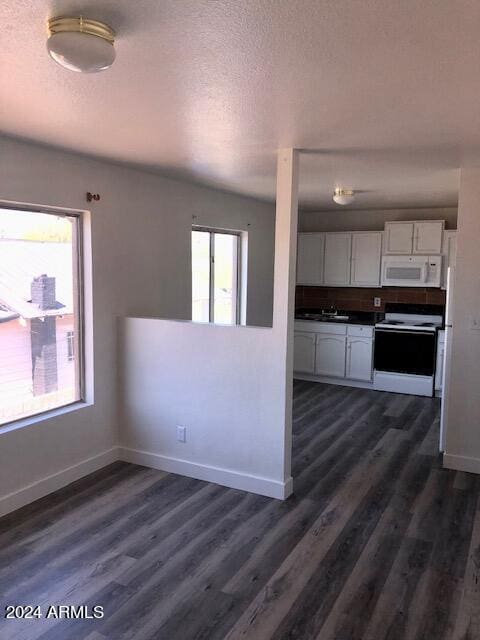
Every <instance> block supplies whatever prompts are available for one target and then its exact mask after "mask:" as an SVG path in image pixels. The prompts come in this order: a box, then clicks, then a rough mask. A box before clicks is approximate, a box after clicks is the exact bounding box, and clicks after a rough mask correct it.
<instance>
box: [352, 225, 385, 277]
mask: <svg viewBox="0 0 480 640" xmlns="http://www.w3.org/2000/svg"><path fill="white" fill-rule="evenodd" d="M381 259H382V234H381V233H353V234H352V267H351V275H350V284H351V285H352V286H354V287H378V286H379V285H380V262H381Z"/></svg>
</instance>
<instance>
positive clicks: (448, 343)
mask: <svg viewBox="0 0 480 640" xmlns="http://www.w3.org/2000/svg"><path fill="white" fill-rule="evenodd" d="M454 292H455V269H454V267H449V268H448V272H447V303H446V307H445V349H444V356H443V379H442V408H441V413H440V447H439V448H440V451H441V452H443V451H445V440H446V434H447V414H448V403H449V400H450V368H451V360H452V332H453V296H454Z"/></svg>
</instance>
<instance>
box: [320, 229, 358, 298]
mask: <svg viewBox="0 0 480 640" xmlns="http://www.w3.org/2000/svg"><path fill="white" fill-rule="evenodd" d="M351 252H352V234H351V233H326V234H325V263H324V272H323V273H324V284H326V285H327V286H333V287H338V286H346V285H349V284H350V258H351Z"/></svg>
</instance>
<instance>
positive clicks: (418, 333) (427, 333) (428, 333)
mask: <svg viewBox="0 0 480 640" xmlns="http://www.w3.org/2000/svg"><path fill="white" fill-rule="evenodd" d="M377 331H381V332H383V333H403V334H406V333H408V334H411V335H415V336H434V337H435V331H415V330H413V329H377V328H375V333H377Z"/></svg>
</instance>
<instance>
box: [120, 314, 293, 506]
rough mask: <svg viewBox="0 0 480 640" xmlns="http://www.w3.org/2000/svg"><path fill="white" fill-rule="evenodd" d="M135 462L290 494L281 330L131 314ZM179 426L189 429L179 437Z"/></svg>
mask: <svg viewBox="0 0 480 640" xmlns="http://www.w3.org/2000/svg"><path fill="white" fill-rule="evenodd" d="M123 345H124V359H123V362H122V366H121V368H122V371H124V374H123V386H122V389H123V391H122V398H123V402H124V409H123V425H124V427H123V436H122V445H123V446H124V447H125V448H126V449H127V451H126V452H124V454H125V457H126V459H128V460H131V461H132V462H137V463H140V464H146V465H148V466H154V467H158V468H161V469H164V470H166V471H173V472H176V473H180V474H183V475H189V476H193V477H197V478H201V479H205V480H210V481H213V482H219V483H220V484H226V485H227V486H234V487H236V488H242V489H245V490H248V491H254V492H258V493H263V494H266V495H272V496H274V497H278V498H281V497H284V495H285V486H286V485H285V478H284V442H283V435H284V434H283V416H282V412H281V411H282V406H283V396H282V387H281V385H280V384H278V381H279V380H280V376H281V371H280V370H279V367H278V364H279V356H278V353H277V336H276V334H275V332H274V331H273V329H267V328H256V327H221V326H212V325H202V324H195V323H190V322H174V321H169V320H159V319H141V318H129V319H126V320H125V322H124V330H123ZM177 425H181V426H185V427H186V428H187V441H186V443H180V442H177V439H176V427H177Z"/></svg>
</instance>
